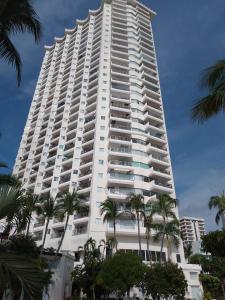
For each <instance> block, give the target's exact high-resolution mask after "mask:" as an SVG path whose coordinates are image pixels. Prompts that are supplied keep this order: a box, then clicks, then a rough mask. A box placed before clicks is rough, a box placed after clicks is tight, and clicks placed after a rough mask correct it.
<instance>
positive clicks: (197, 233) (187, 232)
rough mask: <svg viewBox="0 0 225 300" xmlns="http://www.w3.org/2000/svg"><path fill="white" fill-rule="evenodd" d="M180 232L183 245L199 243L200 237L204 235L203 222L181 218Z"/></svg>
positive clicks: (201, 220)
mask: <svg viewBox="0 0 225 300" xmlns="http://www.w3.org/2000/svg"><path fill="white" fill-rule="evenodd" d="M180 231H181V234H182V238H183V241H184V243H192V242H195V241H201V237H202V236H203V235H205V234H206V230H205V220H204V219H199V218H192V217H182V218H181V219H180Z"/></svg>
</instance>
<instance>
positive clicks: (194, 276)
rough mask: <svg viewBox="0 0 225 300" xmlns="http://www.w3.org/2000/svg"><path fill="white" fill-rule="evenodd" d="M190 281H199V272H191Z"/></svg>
mask: <svg viewBox="0 0 225 300" xmlns="http://www.w3.org/2000/svg"><path fill="white" fill-rule="evenodd" d="M190 279H191V280H197V279H198V273H197V272H190Z"/></svg>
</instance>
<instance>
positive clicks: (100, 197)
mask: <svg viewBox="0 0 225 300" xmlns="http://www.w3.org/2000/svg"><path fill="white" fill-rule="evenodd" d="M100 14H101V17H99V18H101V19H102V20H101V21H99V24H98V25H97V17H96V21H95V22H96V27H95V32H96V35H95V38H97V40H98V42H96V44H95V45H94V43H93V54H94V52H95V53H98V54H97V60H96V63H94V61H93V63H94V64H95V65H98V67H97V70H96V71H95V75H93V74H94V73H93V74H92V76H95V77H96V79H95V92H94V93H95V94H96V95H95V99H96V108H95V109H96V112H95V120H94V122H95V128H94V132H93V134H92V135H91V136H90V138H91V139H93V138H94V140H93V141H92V142H91V143H92V149H93V150H92V151H93V153H92V180H91V181H89V183H90V184H91V190H90V210H91V214H90V220H89V228H88V231H89V236H92V237H93V238H95V239H96V240H101V239H102V238H105V229H104V226H103V225H102V220H101V217H100V210H99V204H100V203H101V202H102V201H104V200H105V199H106V197H107V193H106V192H107V190H106V187H107V160H108V133H109V128H108V126H109V125H108V124H109V105H110V85H111V82H110V46H111V5H110V4H108V3H107V2H105V3H104V6H103V8H102V12H101V13H100ZM95 55H96V54H95ZM93 59H94V56H93ZM96 75H97V76H96ZM90 79H91V77H90ZM93 82H94V81H93ZM90 91H91V90H90ZM90 96H91V95H90ZM93 97H94V96H93Z"/></svg>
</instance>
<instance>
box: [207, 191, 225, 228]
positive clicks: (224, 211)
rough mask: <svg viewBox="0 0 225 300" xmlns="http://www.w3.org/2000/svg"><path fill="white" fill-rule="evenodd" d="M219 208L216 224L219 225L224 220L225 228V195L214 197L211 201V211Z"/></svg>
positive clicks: (224, 225) (224, 226)
mask: <svg viewBox="0 0 225 300" xmlns="http://www.w3.org/2000/svg"><path fill="white" fill-rule="evenodd" d="M212 208H217V209H218V211H217V214H216V218H215V221H216V224H217V225H218V224H219V222H220V220H222V223H223V228H225V195H224V192H222V194H221V195H219V196H212V197H211V198H210V200H209V209H212Z"/></svg>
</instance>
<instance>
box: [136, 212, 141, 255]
mask: <svg viewBox="0 0 225 300" xmlns="http://www.w3.org/2000/svg"><path fill="white" fill-rule="evenodd" d="M137 223H138V243H139V255H140V256H141V233H140V220H139V213H137Z"/></svg>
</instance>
